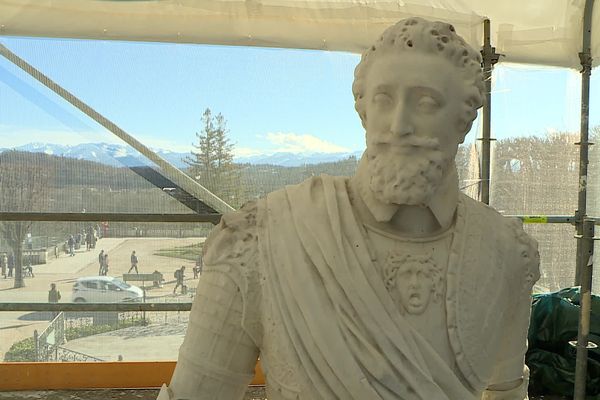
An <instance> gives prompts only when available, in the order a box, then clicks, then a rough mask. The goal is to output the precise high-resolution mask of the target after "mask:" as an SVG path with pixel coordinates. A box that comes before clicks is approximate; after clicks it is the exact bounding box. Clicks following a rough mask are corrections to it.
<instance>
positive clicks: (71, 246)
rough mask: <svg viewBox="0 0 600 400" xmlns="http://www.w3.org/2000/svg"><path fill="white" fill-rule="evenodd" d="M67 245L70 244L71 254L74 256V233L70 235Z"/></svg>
mask: <svg viewBox="0 0 600 400" xmlns="http://www.w3.org/2000/svg"><path fill="white" fill-rule="evenodd" d="M67 245H68V246H69V255H70V256H71V257H72V256H74V255H75V239H74V238H73V235H69V239H67Z"/></svg>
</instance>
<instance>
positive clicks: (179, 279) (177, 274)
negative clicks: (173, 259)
mask: <svg viewBox="0 0 600 400" xmlns="http://www.w3.org/2000/svg"><path fill="white" fill-rule="evenodd" d="M184 271H185V266H183V265H182V266H181V268H179V269H176V270H175V272H174V273H173V276H175V279H176V280H177V282H176V283H175V287H174V288H173V294H175V292H176V291H177V288H178V287H180V286H181V294H183V292H184V291H185V289H184V287H185V285H184V284H183V279H184V278H185V273H184Z"/></svg>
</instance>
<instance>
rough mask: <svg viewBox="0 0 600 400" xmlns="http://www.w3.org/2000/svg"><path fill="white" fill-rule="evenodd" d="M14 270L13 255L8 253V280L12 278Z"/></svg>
mask: <svg viewBox="0 0 600 400" xmlns="http://www.w3.org/2000/svg"><path fill="white" fill-rule="evenodd" d="M14 268H15V255H14V254H13V253H10V255H9V256H8V277H9V278H12V276H13V269H14Z"/></svg>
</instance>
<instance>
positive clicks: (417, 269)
mask: <svg viewBox="0 0 600 400" xmlns="http://www.w3.org/2000/svg"><path fill="white" fill-rule="evenodd" d="M366 228H367V235H368V239H369V243H370V245H371V246H372V247H373V249H374V253H375V256H376V261H375V266H376V268H377V269H378V270H379V273H380V275H381V278H382V280H383V282H384V284H385V287H386V289H387V291H388V293H389V295H390V297H391V298H392V299H393V300H394V302H395V304H396V305H397V307H398V311H399V312H400V313H402V314H403V315H404V316H405V318H406V320H407V321H408V322H409V323H410V324H411V325H412V326H413V327H414V328H415V329H416V330H417V331H418V332H419V333H420V334H421V335H423V337H425V338H426V339H427V340H428V341H429V342H430V344H431V345H432V346H433V347H434V348H435V349H436V350H437V351H438V353H439V354H440V356H441V357H442V358H444V359H445V360H446V361H447V362H448V364H449V365H453V364H454V359H453V356H452V352H451V349H450V344H449V341H448V335H447V327H446V318H447V315H446V308H445V302H444V299H445V296H446V281H447V279H446V273H447V269H448V254H449V249H450V245H451V244H452V238H453V234H452V229H449V230H448V231H446V232H444V233H442V234H439V235H436V236H433V237H428V238H419V239H415V238H405V237H401V236H395V235H392V234H390V233H388V232H385V231H382V230H379V229H377V228H374V227H371V226H367V227H366Z"/></svg>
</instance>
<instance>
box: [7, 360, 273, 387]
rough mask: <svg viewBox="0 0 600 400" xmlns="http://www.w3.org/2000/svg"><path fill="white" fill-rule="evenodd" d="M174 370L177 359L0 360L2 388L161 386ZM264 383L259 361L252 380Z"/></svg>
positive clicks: (253, 383)
mask: <svg viewBox="0 0 600 400" xmlns="http://www.w3.org/2000/svg"><path fill="white" fill-rule="evenodd" d="M174 370H175V362H174V361H156V362H147V361H143V362H126V361H120V362H58V363H52V362H44V363H0V391H9V390H50V389H99V388H147V387H148V388H150V387H160V386H161V385H162V384H163V383H168V382H170V381H171V376H172V375H173V371H174ZM264 383H265V378H264V375H263V372H262V369H261V367H260V363H258V364H257V365H256V373H255V375H254V380H253V381H252V383H251V384H252V385H264Z"/></svg>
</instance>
